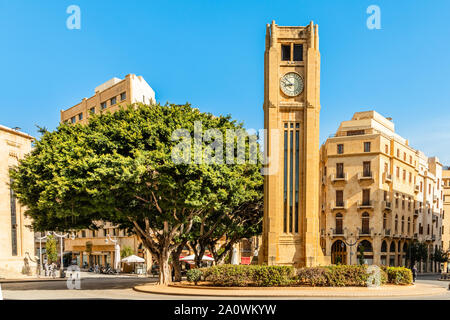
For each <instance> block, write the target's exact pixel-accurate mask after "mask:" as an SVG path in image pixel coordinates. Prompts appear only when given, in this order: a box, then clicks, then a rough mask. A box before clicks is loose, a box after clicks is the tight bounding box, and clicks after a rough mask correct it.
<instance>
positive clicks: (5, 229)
mask: <svg viewBox="0 0 450 320" xmlns="http://www.w3.org/2000/svg"><path fill="white" fill-rule="evenodd" d="M32 140H33V137H31V136H30V135H28V134H26V133H23V132H21V131H19V129H17V128H16V129H11V128H8V127H5V126H1V125H0V248H1V249H0V278H2V277H5V278H13V277H17V276H21V275H23V274H30V275H31V274H34V273H35V272H36V258H35V255H34V235H33V231H31V230H30V229H29V228H28V227H27V226H28V225H30V224H31V221H30V219H28V218H26V217H25V215H24V213H25V208H24V207H22V206H21V205H20V204H19V202H18V201H17V199H16V196H15V194H14V191H13V190H12V189H11V188H10V183H11V177H10V175H9V168H10V167H13V166H16V165H17V164H18V162H19V160H20V159H22V158H23V157H24V156H25V155H26V154H27V153H29V152H30V151H31V142H32Z"/></svg>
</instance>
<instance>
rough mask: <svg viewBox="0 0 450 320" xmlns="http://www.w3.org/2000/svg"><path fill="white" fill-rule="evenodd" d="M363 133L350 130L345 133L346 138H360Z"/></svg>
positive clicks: (362, 131)
mask: <svg viewBox="0 0 450 320" xmlns="http://www.w3.org/2000/svg"><path fill="white" fill-rule="evenodd" d="M364 133H365V131H364V130H350V131H347V136H360V135H363V134H364Z"/></svg>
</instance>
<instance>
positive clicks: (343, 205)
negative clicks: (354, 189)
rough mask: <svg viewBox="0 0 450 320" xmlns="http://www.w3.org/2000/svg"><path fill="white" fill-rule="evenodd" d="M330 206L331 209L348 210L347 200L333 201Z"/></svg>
mask: <svg viewBox="0 0 450 320" xmlns="http://www.w3.org/2000/svg"><path fill="white" fill-rule="evenodd" d="M330 207H331V210H347V200H344V201H335V202H331V204H330Z"/></svg>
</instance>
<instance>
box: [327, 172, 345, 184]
mask: <svg viewBox="0 0 450 320" xmlns="http://www.w3.org/2000/svg"><path fill="white" fill-rule="evenodd" d="M347 181H348V176H347V173H343V174H337V175H334V174H332V175H331V182H333V183H335V182H347Z"/></svg>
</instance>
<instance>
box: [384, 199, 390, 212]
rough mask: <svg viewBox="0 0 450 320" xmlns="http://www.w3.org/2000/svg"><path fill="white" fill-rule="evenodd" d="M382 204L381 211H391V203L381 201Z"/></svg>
mask: <svg viewBox="0 0 450 320" xmlns="http://www.w3.org/2000/svg"><path fill="white" fill-rule="evenodd" d="M382 204H383V210H386V211H392V202H390V201H383V202H382Z"/></svg>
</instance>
